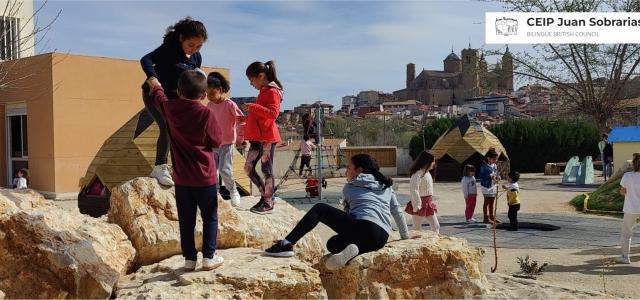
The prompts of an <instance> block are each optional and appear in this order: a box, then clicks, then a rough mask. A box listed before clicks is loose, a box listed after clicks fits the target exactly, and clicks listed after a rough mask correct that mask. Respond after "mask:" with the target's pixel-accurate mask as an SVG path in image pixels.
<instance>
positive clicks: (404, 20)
mask: <svg viewBox="0 0 640 300" xmlns="http://www.w3.org/2000/svg"><path fill="white" fill-rule="evenodd" d="M40 3H41V2H39V1H36V2H35V3H34V6H36V7H37V6H38V5H39V4H40ZM60 9H62V15H61V16H60V18H59V19H58V20H57V21H56V22H55V23H54V25H53V28H52V29H51V31H50V32H49V34H48V36H47V38H46V39H47V40H48V42H47V43H46V45H47V47H48V48H47V49H40V51H41V52H42V51H52V50H54V49H55V50H57V51H58V52H70V53H73V54H85V55H95V56H108V57H117V58H125V59H134V60H138V59H139V58H140V57H142V56H143V55H144V54H146V53H147V52H149V51H151V50H153V49H155V48H156V47H157V46H158V45H159V44H160V42H161V41H162V36H163V34H164V30H165V28H166V27H167V26H168V25H170V24H173V23H174V22H175V21H177V20H178V19H180V18H183V17H185V16H192V17H194V18H196V19H199V20H201V21H203V23H204V24H205V25H206V26H207V30H208V32H209V37H210V39H209V41H208V42H207V43H206V44H205V46H204V48H203V50H202V55H203V64H204V65H205V66H220V67H226V68H230V69H231V84H232V96H255V94H256V91H255V90H254V89H253V88H252V87H251V86H249V84H248V81H247V79H246V77H245V76H244V70H245V68H246V66H247V65H248V64H249V63H251V62H253V61H256V60H260V61H267V60H270V59H273V60H275V61H276V64H277V67H278V76H279V77H280V80H281V81H282V82H283V85H284V86H285V101H284V102H283V107H284V108H287V109H289V108H292V107H293V106H295V105H299V104H301V103H310V102H312V101H316V100H318V99H321V100H324V101H327V102H329V103H332V104H334V105H339V103H340V101H341V98H342V96H345V95H350V94H356V93H357V92H358V91H360V90H381V91H385V92H392V91H394V90H399V89H402V88H403V87H404V84H405V69H406V64H407V63H409V62H413V63H415V64H416V69H417V71H419V70H421V69H422V68H425V69H438V70H439V69H441V68H442V60H443V59H444V57H445V56H446V55H448V54H449V52H451V47H452V46H453V48H454V50H455V52H456V53H458V54H459V53H460V50H461V49H462V48H464V47H466V46H467V45H468V44H469V43H471V45H472V46H473V47H484V46H485V45H484V24H474V23H478V22H482V21H483V20H484V12H486V11H502V8H501V7H500V6H499V5H497V4H494V3H486V2H478V1H412V2H410V1H394V2H381V1H375V2H372V1H367V2H365V1H357V2H344V1H331V2H328V1H322V2H321V1H314V2H310V1H262V2H253V1H233V2H232V1H200V2H183V1H180V2H178V1H126V2H125V1H50V2H49V3H48V4H47V6H46V7H45V9H44V10H43V11H42V14H41V15H40V16H39V20H40V22H41V23H44V22H47V21H49V20H50V19H51V18H52V17H53V16H54V15H55V14H56V13H57V11H58V10H60ZM486 48H487V49H497V48H499V46H496V45H487V46H486ZM496 60H497V57H492V58H489V60H488V61H489V62H490V63H493V62H495V61H496ZM140 75H141V79H142V77H143V75H142V72H141V73H140ZM131 84H132V85H139V84H140V82H132V83H131Z"/></svg>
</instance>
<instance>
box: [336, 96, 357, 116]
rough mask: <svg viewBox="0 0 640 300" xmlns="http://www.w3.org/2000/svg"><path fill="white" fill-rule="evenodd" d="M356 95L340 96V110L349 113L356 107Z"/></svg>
mask: <svg viewBox="0 0 640 300" xmlns="http://www.w3.org/2000/svg"><path fill="white" fill-rule="evenodd" d="M357 103H358V97H356V96H344V97H342V108H341V109H340V111H341V112H342V113H343V114H344V115H347V116H348V115H351V112H352V111H353V110H354V109H356V108H357V105H356V104H357Z"/></svg>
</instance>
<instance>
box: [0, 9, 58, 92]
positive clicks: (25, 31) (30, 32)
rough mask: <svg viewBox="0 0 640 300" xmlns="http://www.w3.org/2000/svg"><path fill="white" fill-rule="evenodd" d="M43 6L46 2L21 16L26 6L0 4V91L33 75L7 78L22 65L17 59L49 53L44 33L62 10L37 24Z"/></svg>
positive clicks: (45, 33)
mask: <svg viewBox="0 0 640 300" xmlns="http://www.w3.org/2000/svg"><path fill="white" fill-rule="evenodd" d="M47 3H48V1H47V0H45V1H43V2H42V3H41V4H40V5H39V6H37V7H35V8H34V9H33V10H32V11H30V12H28V13H27V14H26V15H25V14H24V11H25V8H27V7H26V4H25V2H24V1H19V0H6V1H0V9H2V16H1V18H0V61H2V60H4V62H2V63H1V64H0V90H2V89H7V88H11V87H12V86H14V85H15V84H16V83H17V82H19V81H21V80H24V79H27V78H28V77H30V76H33V74H22V75H20V76H11V74H13V73H14V72H16V71H17V70H18V69H19V68H20V67H21V66H22V65H24V62H21V61H20V60H18V58H20V57H22V56H24V55H25V54H28V53H34V52H35V50H36V49H38V48H39V49H41V51H49V50H50V49H49V47H48V46H47V43H46V42H47V39H46V38H47V33H48V32H49V30H50V29H51V27H52V25H53V23H54V22H55V21H56V20H57V19H58V18H59V17H60V14H61V13H62V10H59V11H58V12H57V13H56V15H55V17H53V18H52V19H51V20H48V21H47V22H45V23H43V24H41V23H40V22H39V20H38V15H39V14H40V13H41V11H42V9H43V8H44V7H45V6H46V5H47ZM43 43H44V44H43ZM54 51H55V50H54Z"/></svg>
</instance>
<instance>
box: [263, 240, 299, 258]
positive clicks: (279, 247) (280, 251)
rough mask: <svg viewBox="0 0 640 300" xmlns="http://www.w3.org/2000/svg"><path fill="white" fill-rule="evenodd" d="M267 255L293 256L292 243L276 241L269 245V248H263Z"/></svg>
mask: <svg viewBox="0 0 640 300" xmlns="http://www.w3.org/2000/svg"><path fill="white" fill-rule="evenodd" d="M264 252H265V253H266V255H267V256H274V257H292V256H293V254H294V253H293V244H291V243H287V244H285V243H284V241H282V240H280V241H277V242H276V243H275V244H273V246H271V247H269V249H267V250H264Z"/></svg>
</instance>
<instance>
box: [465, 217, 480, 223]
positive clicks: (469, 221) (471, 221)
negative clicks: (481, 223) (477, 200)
mask: <svg viewBox="0 0 640 300" xmlns="http://www.w3.org/2000/svg"><path fill="white" fill-rule="evenodd" d="M467 223H478V220H476V219H475V218H471V219H469V220H467Z"/></svg>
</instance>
